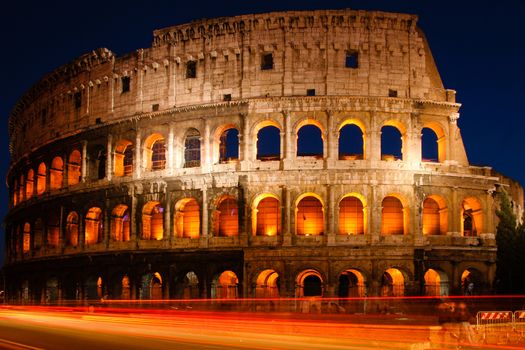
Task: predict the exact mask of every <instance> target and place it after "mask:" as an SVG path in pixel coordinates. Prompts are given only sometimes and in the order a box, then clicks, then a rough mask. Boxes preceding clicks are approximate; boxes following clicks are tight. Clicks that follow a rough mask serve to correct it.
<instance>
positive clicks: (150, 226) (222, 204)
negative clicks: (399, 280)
mask: <svg viewBox="0 0 525 350" xmlns="http://www.w3.org/2000/svg"><path fill="white" fill-rule="evenodd" d="M405 203H406V202H405V201H404V200H403V198H402V197H400V196H398V195H389V196H386V197H385V198H383V200H382V203H381V207H382V209H381V211H382V215H381V234H384V235H403V234H407V233H408V208H407V206H406V204H405ZM324 207H325V206H324V203H323V201H322V198H321V197H320V196H319V195H317V194H315V193H305V194H302V195H301V196H299V197H298V198H297V199H296V202H295V206H294V212H295V216H294V217H295V234H296V235H299V236H319V235H323V234H324V230H325V217H326V214H325V208H324ZM283 209H284V208H283V207H282V205H281V203H280V200H279V198H278V197H277V196H275V195H273V194H268V193H267V194H261V195H259V196H257V197H256V198H255V200H254V201H253V203H252V205H251V212H252V213H251V234H252V235H253V236H276V235H280V234H281V232H282V211H283ZM367 211H368V206H367V203H366V199H365V198H364V197H363V196H362V195H359V194H356V193H350V194H347V195H345V196H344V197H343V198H342V199H341V200H340V201H339V213H338V216H337V223H338V227H337V232H338V234H340V235H363V234H366V233H367V232H368V230H369V228H368V223H367V218H368V213H367ZM104 212H105V211H104V210H103V209H102V208H101V207H97V206H94V207H91V208H89V209H88V210H87V211H86V212H85V213H79V212H77V211H70V212H68V213H67V215H66V217H65V218H62V219H65V226H64V227H63V228H62V227H61V226H62V225H61V218H60V217H59V215H58V214H57V213H54V212H51V213H50V214H49V215H48V216H47V221H46V222H43V220H42V219H41V218H38V219H36V220H35V221H34V222H32V223H30V222H24V223H23V224H22V225H18V226H16V232H14V235H13V237H14V242H13V243H14V247H13V250H14V251H15V252H19V251H20V249H19V243H20V238H21V242H22V252H23V253H28V252H29V251H31V250H39V249H40V248H41V247H42V246H43V245H44V243H45V245H46V247H49V248H57V247H59V245H60V241H59V240H60V237H63V240H64V243H63V244H64V246H66V247H67V246H72V247H77V246H79V245H80V243H81V242H82V243H83V244H84V245H93V244H97V243H101V242H102V241H103V236H104V225H105V224H109V237H110V240H111V241H115V242H127V241H130V240H131V237H132V221H131V220H132V212H131V207H130V206H129V205H128V204H124V203H121V204H117V205H116V206H114V207H113V208H112V209H111V211H108V212H107V214H109V215H110V218H109V219H108V220H105V219H104ZM135 215H136V214H135ZM172 215H173V220H172V221H171V220H170V221H171V222H172V223H173V230H172V232H173V235H174V236H175V237H178V238H193V239H195V238H199V237H200V236H201V232H202V229H201V220H202V209H201V205H200V204H199V202H198V201H197V199H196V198H193V197H185V198H182V199H180V200H178V201H177V202H176V203H175V211H174V213H173V214H172ZM460 216H461V218H462V220H461V230H462V231H461V232H462V234H463V235H464V236H476V235H477V234H478V230H479V229H480V228H481V227H482V218H483V216H482V212H481V205H480V202H479V201H478V200H477V199H476V198H474V197H469V198H466V199H465V200H463V202H462V204H461V213H460ZM135 217H137V216H135ZM421 219H422V225H421V227H422V233H423V234H424V235H444V234H446V233H447V231H448V209H447V206H446V202H445V200H444V199H443V198H442V197H440V196H438V195H431V196H428V197H427V198H425V200H424V201H423V208H422V216H421ZM81 220H83V221H84V222H83V228H81ZM139 222H140V228H139V229H138V230H139V232H140V239H143V240H162V239H164V238H165V233H164V229H165V222H166V220H165V208H164V207H163V205H162V204H161V203H160V202H159V201H148V202H146V203H145V204H144V205H143V206H142V208H141V209H140V219H139ZM62 229H65V230H64V233H63V234H62ZM20 230H22V234H20ZM44 232H45V233H46V236H45V239H44ZM81 232H83V233H84V234H83V236H81ZM211 234H212V235H213V236H216V237H234V236H238V234H239V204H238V200H237V198H236V197H235V196H233V195H222V196H219V197H218V198H217V199H216V200H215V201H214V204H213V211H212V223H211Z"/></svg>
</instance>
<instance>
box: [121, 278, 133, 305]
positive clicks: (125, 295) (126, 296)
mask: <svg viewBox="0 0 525 350" xmlns="http://www.w3.org/2000/svg"><path fill="white" fill-rule="evenodd" d="M120 284H121V286H120V299H122V300H130V299H131V282H130V280H129V277H128V275H124V276H122V280H121V283H120Z"/></svg>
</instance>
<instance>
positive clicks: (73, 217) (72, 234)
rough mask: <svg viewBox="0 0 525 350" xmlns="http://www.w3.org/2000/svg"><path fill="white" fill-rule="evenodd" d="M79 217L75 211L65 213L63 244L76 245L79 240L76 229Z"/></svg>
mask: <svg viewBox="0 0 525 350" xmlns="http://www.w3.org/2000/svg"><path fill="white" fill-rule="evenodd" d="M78 224H79V218H78V214H77V212H76V211H71V212H70V213H69V214H68V215H67V219H66V237H65V240H66V242H65V244H66V246H68V247H76V246H78V241H79V230H78V227H79V226H78Z"/></svg>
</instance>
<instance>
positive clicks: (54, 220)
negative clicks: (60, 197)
mask: <svg viewBox="0 0 525 350" xmlns="http://www.w3.org/2000/svg"><path fill="white" fill-rule="evenodd" d="M46 231H47V242H46V244H47V247H48V248H52V249H54V248H57V247H58V242H59V238H60V220H59V218H58V215H57V214H55V213H50V214H49V215H48V219H47V227H46Z"/></svg>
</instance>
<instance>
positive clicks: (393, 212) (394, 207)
mask: <svg viewBox="0 0 525 350" xmlns="http://www.w3.org/2000/svg"><path fill="white" fill-rule="evenodd" d="M382 205H383V210H382V220H381V233H382V234H384V235H402V234H403V233H404V215H403V214H404V210H403V204H401V201H400V200H399V199H397V198H396V197H393V196H388V197H385V199H383V203H382Z"/></svg>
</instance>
